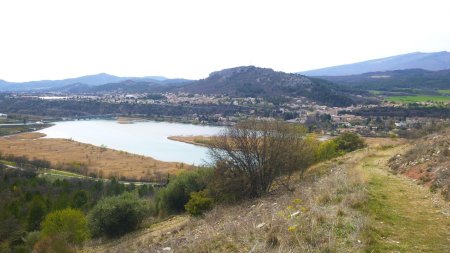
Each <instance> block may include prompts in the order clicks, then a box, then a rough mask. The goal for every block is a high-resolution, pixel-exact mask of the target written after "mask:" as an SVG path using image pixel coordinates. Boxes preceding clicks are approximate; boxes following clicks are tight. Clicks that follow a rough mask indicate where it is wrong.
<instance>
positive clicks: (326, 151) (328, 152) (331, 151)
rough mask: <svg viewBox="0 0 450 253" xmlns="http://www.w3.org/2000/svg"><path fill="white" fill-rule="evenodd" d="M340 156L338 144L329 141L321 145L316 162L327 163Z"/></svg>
mask: <svg viewBox="0 0 450 253" xmlns="http://www.w3.org/2000/svg"><path fill="white" fill-rule="evenodd" d="M339 155H341V152H339V151H338V145H337V143H336V142H335V141H334V140H328V141H324V142H322V143H320V144H319V147H318V148H317V152H316V160H317V161H325V160H328V159H331V158H333V157H336V156H339Z"/></svg>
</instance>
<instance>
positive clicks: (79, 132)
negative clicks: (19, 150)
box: [38, 120, 222, 165]
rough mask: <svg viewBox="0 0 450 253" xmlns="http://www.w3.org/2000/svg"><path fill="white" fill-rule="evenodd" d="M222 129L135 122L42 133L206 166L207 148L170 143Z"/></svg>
mask: <svg viewBox="0 0 450 253" xmlns="http://www.w3.org/2000/svg"><path fill="white" fill-rule="evenodd" d="M221 129H222V128H221V127H213V126H199V125H191V124H181V123H168V122H154V121H145V122H135V123H133V124H119V123H117V121H115V120H80V121H62V122H56V123H55V125H54V126H51V127H49V128H45V129H42V130H40V131H38V132H40V133H44V134H46V135H47V136H46V138H65V139H73V140H74V141H78V142H83V143H88V144H92V145H96V146H102V145H105V146H106V147H108V148H112V149H116V150H122V151H126V152H130V153H134V154H139V155H144V156H150V157H153V158H155V159H157V160H161V161H167V162H184V163H188V164H195V165H202V164H204V163H205V162H206V161H207V160H208V155H207V152H208V150H207V148H204V147H199V146H194V145H191V144H186V143H182V142H177V141H172V140H169V139H167V137H168V136H176V135H183V136H188V135H205V136H210V135H214V134H217V133H219V132H220V130H221Z"/></svg>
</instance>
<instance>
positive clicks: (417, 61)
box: [298, 51, 450, 76]
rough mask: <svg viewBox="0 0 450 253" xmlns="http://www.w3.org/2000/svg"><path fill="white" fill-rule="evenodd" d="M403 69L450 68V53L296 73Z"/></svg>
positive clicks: (338, 73) (323, 73)
mask: <svg viewBox="0 0 450 253" xmlns="http://www.w3.org/2000/svg"><path fill="white" fill-rule="evenodd" d="M403 69H424V70H430V71H438V70H444V69H450V53H449V52H446V51H442V52H435V53H421V52H415V53H409V54H402V55H396V56H391V57H386V58H380V59H374V60H368V61H363V62H357V63H352V64H345V65H339V66H333V67H327V68H321V69H315V70H308V71H302V72H298V73H299V74H302V75H306V76H346V75H359V74H363V73H368V72H379V71H392V70H403Z"/></svg>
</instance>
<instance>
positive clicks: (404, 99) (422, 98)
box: [386, 95, 450, 104]
mask: <svg viewBox="0 0 450 253" xmlns="http://www.w3.org/2000/svg"><path fill="white" fill-rule="evenodd" d="M386 101H389V102H395V103H403V104H411V103H417V102H450V96H427V95H419V96H389V97H386Z"/></svg>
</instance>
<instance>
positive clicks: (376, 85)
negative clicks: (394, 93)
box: [320, 69, 450, 91]
mask: <svg viewBox="0 0 450 253" xmlns="http://www.w3.org/2000/svg"><path fill="white" fill-rule="evenodd" d="M320 78H322V79H325V80H328V81H330V82H333V83H337V84H340V85H344V86H348V87H351V88H358V89H364V90H386V91H388V90H394V89H421V90H438V89H450V69H446V70H439V71H429V70H423V69H406V70H394V71H383V72H369V73H364V74H361V75H349V76H321V77H320Z"/></svg>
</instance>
